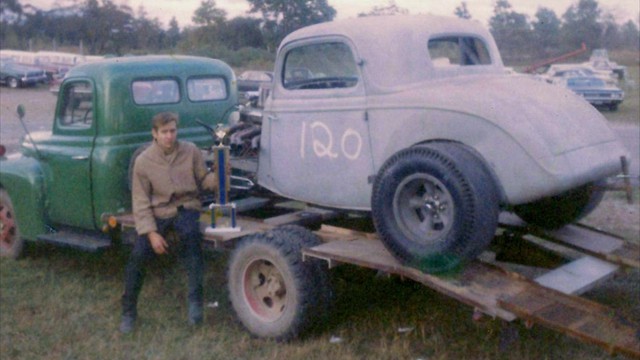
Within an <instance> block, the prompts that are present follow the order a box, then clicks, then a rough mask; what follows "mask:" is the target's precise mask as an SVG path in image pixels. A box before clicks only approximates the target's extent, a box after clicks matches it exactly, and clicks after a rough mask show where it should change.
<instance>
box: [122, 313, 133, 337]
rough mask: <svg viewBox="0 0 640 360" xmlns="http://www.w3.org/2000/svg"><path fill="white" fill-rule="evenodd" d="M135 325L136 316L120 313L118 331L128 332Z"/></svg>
mask: <svg viewBox="0 0 640 360" xmlns="http://www.w3.org/2000/svg"><path fill="white" fill-rule="evenodd" d="M135 325H136V318H135V317H133V316H131V315H122V321H120V332H121V333H123V334H129V333H131V332H132V331H133V328H134V327H135Z"/></svg>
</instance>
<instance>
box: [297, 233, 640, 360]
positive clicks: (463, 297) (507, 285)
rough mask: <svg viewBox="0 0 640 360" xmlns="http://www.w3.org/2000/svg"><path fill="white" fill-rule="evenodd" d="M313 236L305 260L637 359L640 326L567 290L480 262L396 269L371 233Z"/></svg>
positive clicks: (598, 277)
mask: <svg viewBox="0 0 640 360" xmlns="http://www.w3.org/2000/svg"><path fill="white" fill-rule="evenodd" d="M316 233H317V234H318V235H319V236H321V237H322V238H323V240H325V241H326V243H324V244H322V245H319V246H315V247H313V248H309V249H304V250H303V256H304V257H305V258H306V257H312V258H319V259H323V260H326V261H327V262H328V263H329V266H330V267H331V266H335V265H338V264H342V263H348V264H354V265H357V266H362V267H367V268H371V269H376V270H381V271H384V272H387V273H389V274H396V275H399V276H402V277H406V278H410V279H412V280H414V281H417V282H419V283H421V284H423V285H426V286H428V287H430V288H432V289H434V290H436V291H438V292H440V293H443V294H445V295H447V296H450V297H452V298H455V299H457V300H458V301H460V302H462V303H465V304H467V305H469V306H472V307H474V308H475V309H476V310H477V311H480V312H482V313H485V314H487V315H490V316H493V317H498V318H501V319H504V320H506V321H512V320H515V319H517V318H520V319H522V320H524V321H526V322H527V324H534V323H535V324H539V325H542V326H545V327H548V328H551V329H553V330H556V331H559V332H561V333H564V334H566V335H569V336H572V337H575V338H577V339H579V340H581V341H584V342H588V343H592V344H596V345H599V346H601V347H603V348H604V349H606V350H607V351H608V352H610V353H612V354H613V353H620V354H624V355H627V356H630V357H633V358H639V359H640V339H639V333H638V332H639V331H640V327H639V326H638V325H637V324H632V323H630V322H629V321H626V320H625V319H623V318H621V317H619V316H618V315H617V314H616V312H615V310H614V309H612V308H609V307H606V306H604V305H601V304H598V303H596V302H593V301H590V300H587V299H584V298H581V297H579V296H577V295H574V294H571V292H572V291H564V292H563V291H559V290H556V289H552V288H548V287H545V286H544V285H542V284H540V283H538V282H536V279H528V278H526V277H524V276H522V275H520V274H517V273H515V272H511V271H509V270H507V269H505V268H502V267H499V266H496V265H494V264H491V263H487V262H483V261H480V260H476V261H473V262H470V263H469V264H467V265H466V266H465V267H464V268H463V269H462V270H461V272H459V273H457V274H455V275H454V276H449V277H446V276H444V277H440V276H435V275H430V274H425V273H423V272H421V271H419V270H417V269H414V268H411V267H407V266H403V265H402V264H400V263H399V262H398V260H396V259H395V258H394V257H393V256H392V255H391V253H389V251H387V249H386V248H385V247H384V245H383V244H382V242H381V241H380V240H379V239H377V237H376V236H375V234H362V233H358V232H354V231H350V230H347V229H336V228H331V227H327V226H323V227H322V228H321V229H320V230H319V231H317V232H316ZM581 259H582V258H581ZM581 259H578V261H580V260H581ZM587 265H589V263H588V262H587ZM608 265H609V266H604V269H605V270H602V271H595V272H594V273H593V274H592V279H591V280H592V282H593V283H597V282H600V281H602V279H606V278H608V277H609V276H610V275H611V272H612V271H615V270H617V266H616V265H613V264H608ZM611 269H613V270H611ZM549 273H551V272H549ZM549 273H547V274H549ZM581 275H582V276H583V277H584V276H588V275H584V274H581ZM588 282H589V281H587V283H588ZM583 285H584V284H583ZM587 285H588V284H587ZM587 287H588V286H587ZM587 287H585V286H581V287H580V288H581V289H582V290H583V289H584V288H587ZM561 290H563V289H561ZM579 291H580V289H576V292H579Z"/></svg>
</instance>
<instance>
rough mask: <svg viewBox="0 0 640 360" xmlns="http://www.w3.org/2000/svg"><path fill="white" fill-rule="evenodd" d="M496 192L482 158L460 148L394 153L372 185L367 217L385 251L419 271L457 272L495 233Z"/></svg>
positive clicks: (447, 145)
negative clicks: (372, 224) (370, 217)
mask: <svg viewBox="0 0 640 360" xmlns="http://www.w3.org/2000/svg"><path fill="white" fill-rule="evenodd" d="M498 214H499V194H498V190H497V186H496V184H495V182H494V179H493V177H492V175H491V174H490V172H489V170H488V169H487V168H486V166H485V165H484V163H483V162H482V160H480V159H478V157H477V156H476V155H475V154H474V153H472V152H471V151H470V150H468V149H466V148H465V147H463V146H462V145H458V144H454V143H433V144H428V145H420V146H414V147H411V148H407V149H405V150H402V151H400V152H398V153H396V154H395V155H394V156H392V157H391V158H390V159H389V160H387V162H386V163H385V164H384V165H383V166H382V168H381V169H380V172H379V173H378V176H377V177H376V179H375V181H374V184H373V191H372V215H373V220H374V223H375V226H376V229H377V231H378V233H379V234H380V236H381V239H382V242H383V243H384V245H385V246H386V247H387V249H388V250H389V251H390V252H391V253H392V254H393V255H394V256H395V257H396V258H397V259H398V260H400V261H401V262H402V263H404V264H407V265H409V266H414V267H417V268H419V269H420V270H422V271H425V272H431V273H439V272H445V271H450V270H452V269H455V268H457V267H458V266H459V265H460V264H461V263H462V262H464V261H466V260H469V259H473V258H475V257H476V256H478V255H479V254H480V253H481V252H482V251H483V250H484V249H485V248H486V247H487V246H488V245H489V243H490V242H491V240H492V239H493V237H494V235H495V231H496V228H497V224H498Z"/></svg>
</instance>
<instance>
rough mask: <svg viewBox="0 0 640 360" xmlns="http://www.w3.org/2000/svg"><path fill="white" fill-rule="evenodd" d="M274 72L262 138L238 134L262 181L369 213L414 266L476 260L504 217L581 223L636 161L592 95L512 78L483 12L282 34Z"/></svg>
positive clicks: (239, 147)
mask: <svg viewBox="0 0 640 360" xmlns="http://www.w3.org/2000/svg"><path fill="white" fill-rule="evenodd" d="M274 74H275V76H274V81H273V83H272V84H271V86H270V88H269V89H263V93H262V95H263V99H264V102H263V104H264V111H263V114H262V119H261V121H260V122H259V123H260V124H258V125H253V131H254V134H256V136H259V140H260V142H259V146H258V145H256V144H257V143H258V142H257V141H256V140H257V139H258V138H257V137H256V138H254V139H251V137H248V136H238V137H235V138H234V135H233V133H232V134H231V140H232V143H233V144H235V145H234V146H235V149H236V153H237V154H239V153H242V154H244V155H245V156H247V154H253V156H254V159H257V160H258V170H257V174H258V182H259V184H260V185H261V186H263V187H265V188H267V189H269V190H271V191H273V192H275V193H278V194H280V195H282V196H285V197H289V198H293V199H296V200H301V201H304V202H308V203H312V204H316V205H321V206H325V207H329V208H337V209H347V210H362V211H371V213H372V216H373V220H374V223H375V226H376V229H377V231H378V232H379V234H380V235H381V237H382V239H383V242H384V243H385V245H386V246H387V248H388V249H389V250H390V251H391V252H392V253H393V254H394V255H395V256H396V257H398V258H399V259H400V260H402V261H403V262H404V263H409V264H412V263H413V264H415V263H417V262H423V261H424V260H428V259H430V258H431V257H434V256H436V257H441V256H442V255H444V256H446V258H449V259H456V261H457V260H464V259H470V258H473V257H475V256H477V255H478V254H479V253H480V252H482V250H484V249H485V248H486V246H487V245H488V244H489V242H490V241H491V239H492V238H493V236H494V233H495V230H496V226H497V223H498V215H499V213H500V211H501V210H514V211H515V213H517V214H518V215H519V216H520V217H521V218H522V219H524V220H526V221H527V222H529V223H531V224H535V225H539V226H542V227H549V228H557V227H560V226H562V225H564V224H567V223H570V222H573V221H575V220H577V219H579V218H580V217H582V216H584V215H585V214H586V213H588V212H589V211H591V210H592V209H593V208H594V207H595V206H596V205H597V204H598V202H599V201H600V199H601V198H602V190H600V189H599V188H598V187H597V186H595V184H597V183H598V182H600V181H603V180H604V179H605V178H607V177H610V176H612V175H615V174H616V173H618V172H619V164H620V157H621V156H624V155H625V154H626V153H625V151H624V150H623V147H622V146H621V144H620V143H619V141H618V140H617V139H616V137H615V136H614V134H613V132H612V131H611V129H610V128H609V126H608V125H607V123H606V120H605V119H604V117H603V116H602V115H601V114H600V113H599V112H598V111H596V110H595V109H594V108H593V107H592V106H591V105H589V104H588V103H587V102H586V101H584V100H583V99H581V98H579V97H578V96H576V95H574V94H573V93H571V92H570V91H569V90H566V89H562V88H560V87H557V86H551V85H549V84H545V83H542V82H539V81H536V80H533V79H531V78H529V77H527V76H524V75H522V76H519V75H510V74H508V73H507V71H506V70H505V68H504V66H503V63H502V60H501V58H500V54H499V52H498V49H497V46H496V44H495V42H494V40H493V38H492V37H491V35H490V33H489V32H488V31H486V30H485V29H484V28H482V27H481V25H480V24H479V23H477V22H475V21H467V20H462V19H453V18H443V17H435V16H393V17H370V18H358V19H351V20H345V21H339V22H332V23H325V24H319V25H315V26H310V27H307V28H304V29H301V30H298V31H296V32H294V33H292V34H290V35H289V36H288V37H287V38H285V39H284V41H283V42H282V44H281V45H280V48H279V50H278V55H277V59H276V65H275V71H274ZM253 123H254V124H255V123H256V121H255V120H254V121H253ZM247 126H248V125H247V123H244V124H240V125H239V126H236V128H237V129H243V130H242V133H243V134H247V133H250V131H247V130H246V127H247ZM258 126H259V127H260V131H255V130H256V129H255V128H256V127H258ZM232 132H233V130H232ZM258 134H259V135H258ZM251 140H253V141H251ZM252 144H253V145H252ZM251 146H253V151H249V149H250V148H251ZM433 270H437V269H433Z"/></svg>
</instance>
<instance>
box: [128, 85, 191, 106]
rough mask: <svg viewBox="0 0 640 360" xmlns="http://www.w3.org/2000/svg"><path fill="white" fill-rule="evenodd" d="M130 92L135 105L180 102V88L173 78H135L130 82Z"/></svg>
mask: <svg viewBox="0 0 640 360" xmlns="http://www.w3.org/2000/svg"><path fill="white" fill-rule="evenodd" d="M131 93H132V94H133V101H134V102H135V103H136V104H137V105H152V104H175V103H178V102H180V88H179V87H178V81H176V80H175V79H145V80H136V81H134V82H133V83H132V84H131Z"/></svg>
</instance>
